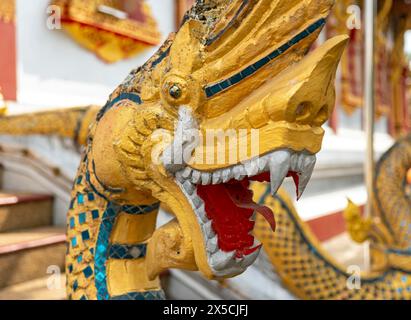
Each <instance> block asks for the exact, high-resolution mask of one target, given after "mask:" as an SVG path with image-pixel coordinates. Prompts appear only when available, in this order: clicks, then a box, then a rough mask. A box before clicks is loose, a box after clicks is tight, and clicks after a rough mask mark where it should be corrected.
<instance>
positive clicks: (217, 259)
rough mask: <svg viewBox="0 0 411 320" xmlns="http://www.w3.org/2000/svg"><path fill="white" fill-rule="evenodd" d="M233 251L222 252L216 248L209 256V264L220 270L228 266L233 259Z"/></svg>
mask: <svg viewBox="0 0 411 320" xmlns="http://www.w3.org/2000/svg"><path fill="white" fill-rule="evenodd" d="M234 256H235V251H231V252H224V251H222V250H218V251H217V252H216V253H214V254H213V255H212V256H211V258H210V265H211V267H212V268H213V269H215V270H222V269H225V268H227V267H229V266H230V265H231V264H233V263H235V261H234Z"/></svg>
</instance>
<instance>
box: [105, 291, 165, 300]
mask: <svg viewBox="0 0 411 320" xmlns="http://www.w3.org/2000/svg"><path fill="white" fill-rule="evenodd" d="M165 299H166V297H165V294H164V291H163V290H158V291H146V292H129V293H127V294H125V295H121V296H116V297H112V298H110V300H165Z"/></svg>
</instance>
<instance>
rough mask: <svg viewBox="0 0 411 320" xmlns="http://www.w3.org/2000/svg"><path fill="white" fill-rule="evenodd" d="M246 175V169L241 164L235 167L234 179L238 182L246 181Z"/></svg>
mask: <svg viewBox="0 0 411 320" xmlns="http://www.w3.org/2000/svg"><path fill="white" fill-rule="evenodd" d="M246 175H247V173H246V171H245V169H244V167H243V166H242V165H241V164H240V165H238V166H235V167H234V168H233V176H234V179H236V180H238V181H241V180H243V179H244V177H245V176H246Z"/></svg>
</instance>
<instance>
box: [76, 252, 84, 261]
mask: <svg viewBox="0 0 411 320" xmlns="http://www.w3.org/2000/svg"><path fill="white" fill-rule="evenodd" d="M81 261H83V256H82V255H81V254H80V255H79V256H78V257H77V262H78V263H81Z"/></svg>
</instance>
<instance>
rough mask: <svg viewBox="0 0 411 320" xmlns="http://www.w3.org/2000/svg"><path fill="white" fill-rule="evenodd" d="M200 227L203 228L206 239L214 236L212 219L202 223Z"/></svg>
mask: <svg viewBox="0 0 411 320" xmlns="http://www.w3.org/2000/svg"><path fill="white" fill-rule="evenodd" d="M201 227H202V228H203V233H204V234H205V235H206V237H207V239H211V238H214V237H215V232H214V230H213V227H212V221H208V222H206V223H204V224H203V225H202V226H201Z"/></svg>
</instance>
